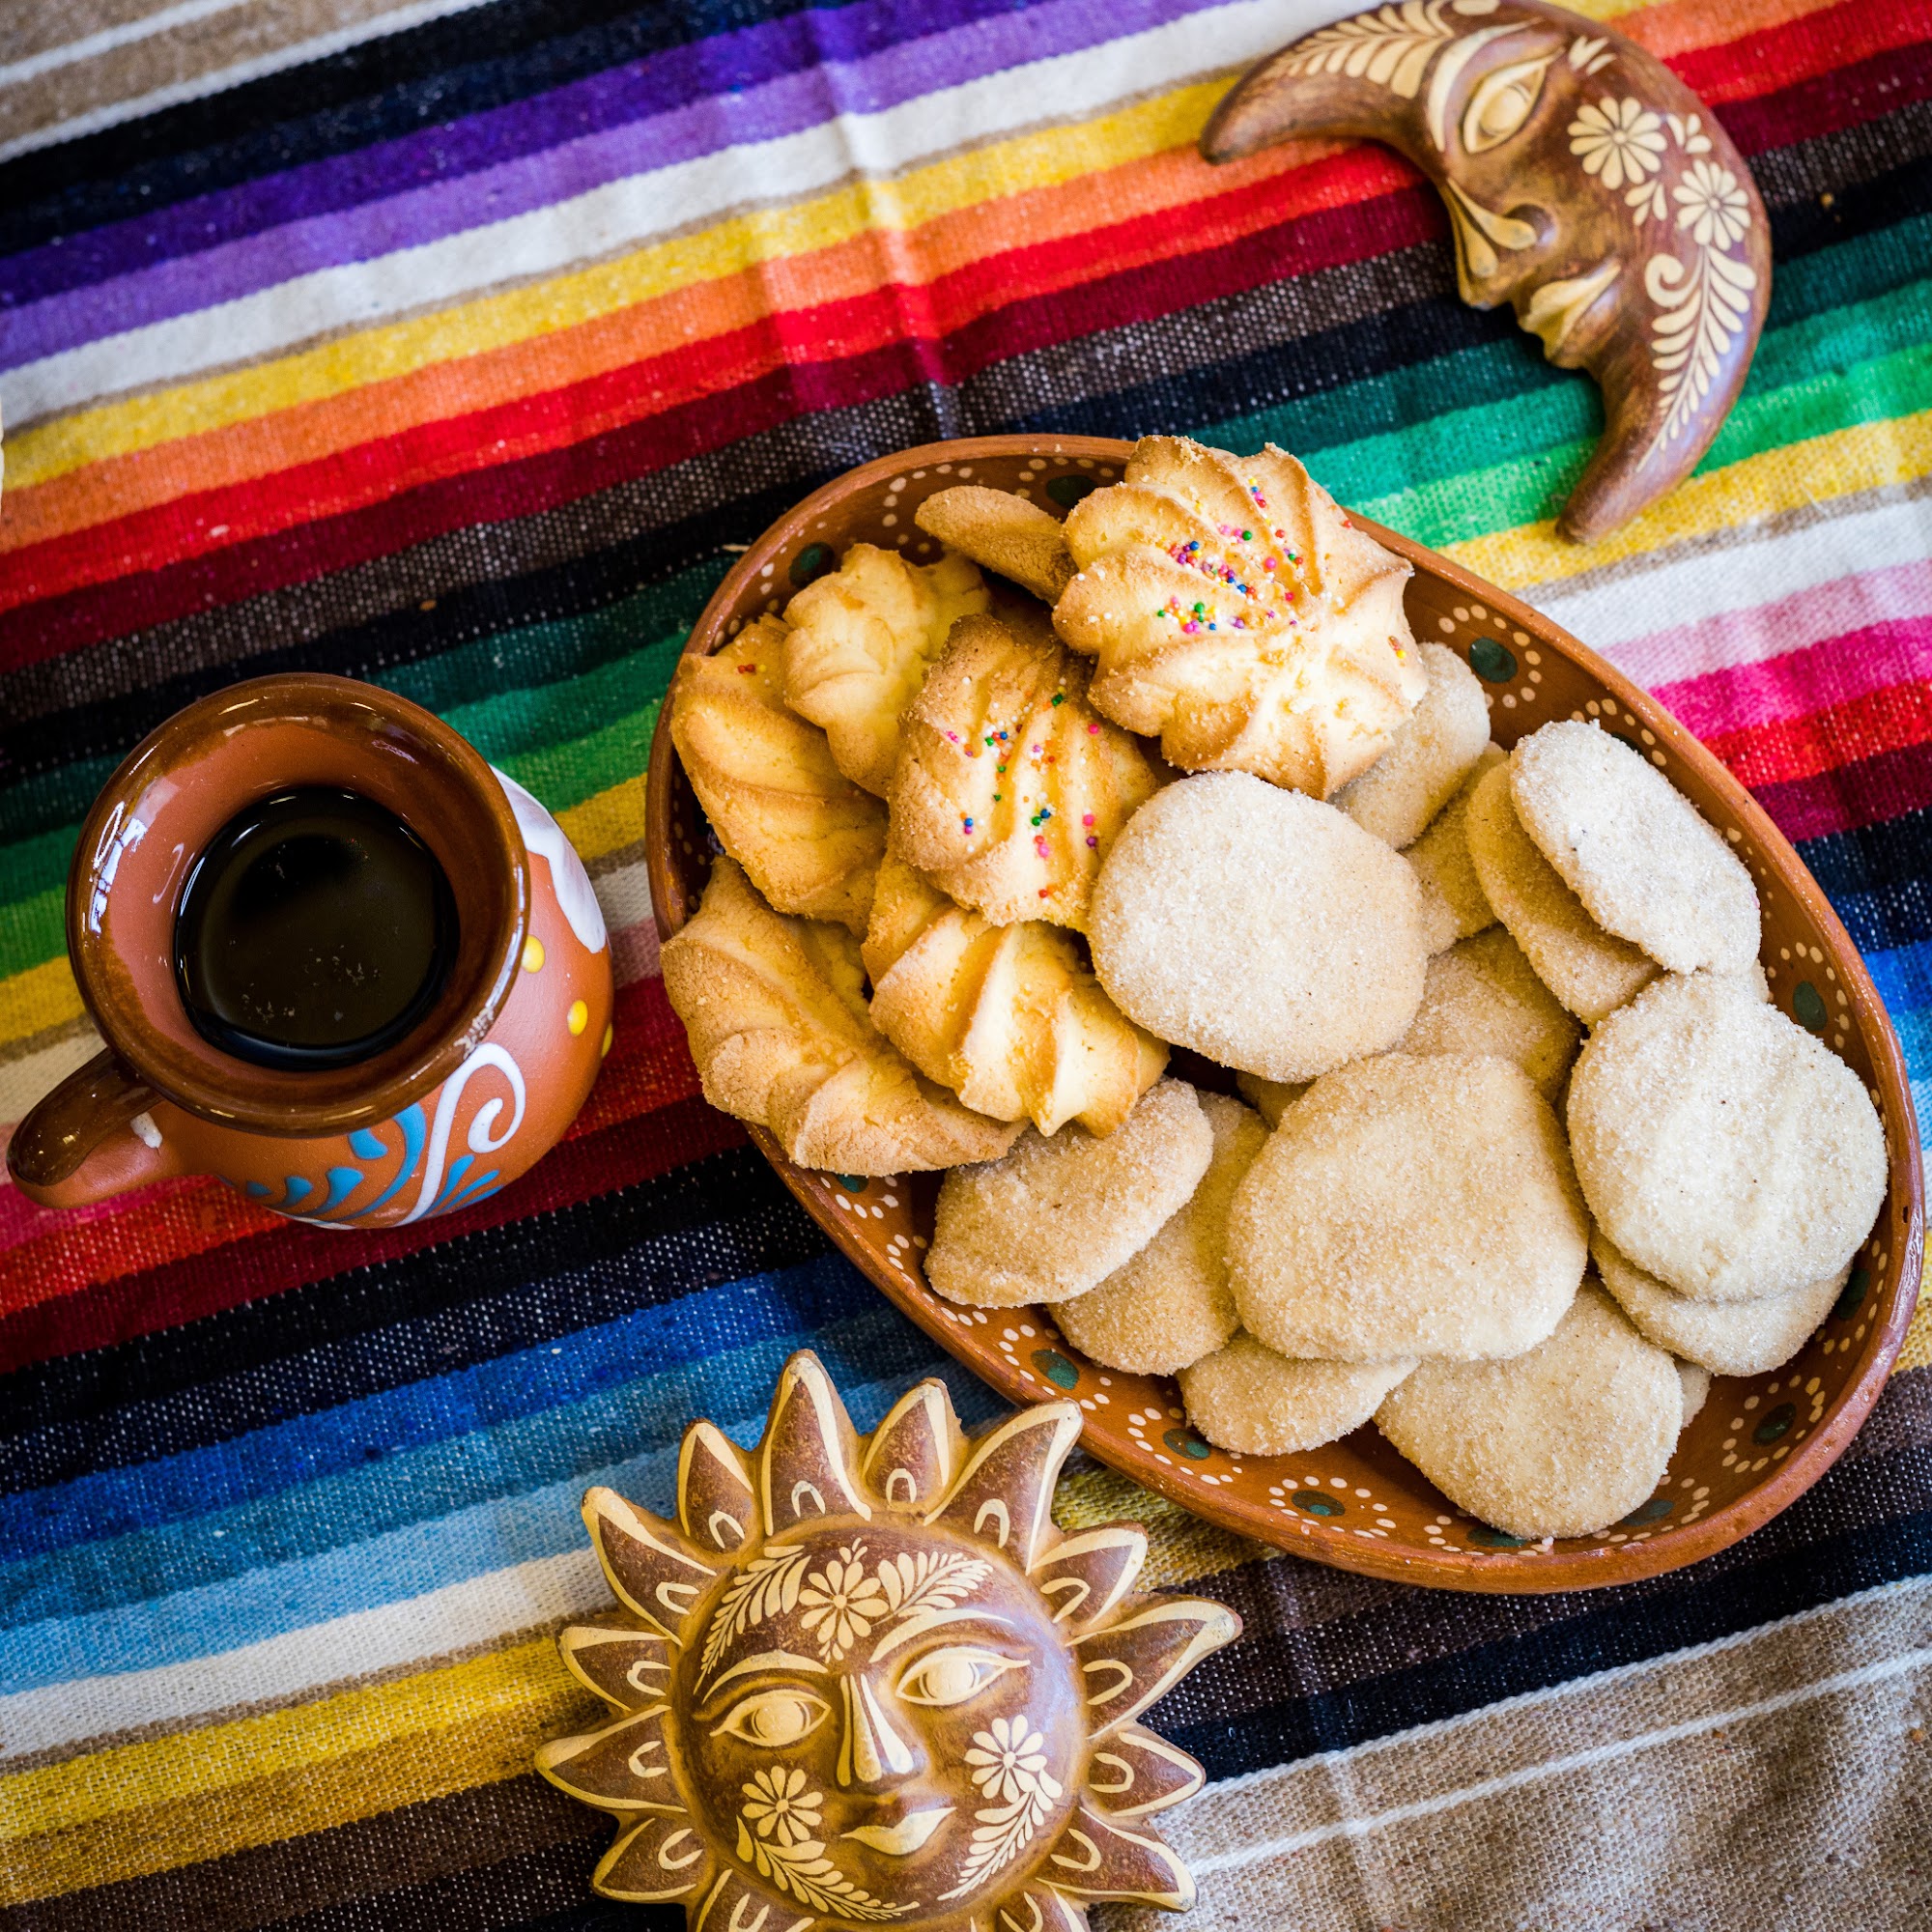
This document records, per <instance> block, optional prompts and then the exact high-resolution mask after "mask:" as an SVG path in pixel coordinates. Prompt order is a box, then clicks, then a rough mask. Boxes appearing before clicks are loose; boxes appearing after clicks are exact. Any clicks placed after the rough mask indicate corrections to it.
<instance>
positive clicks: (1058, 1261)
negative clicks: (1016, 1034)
mask: <svg viewBox="0 0 1932 1932" xmlns="http://www.w3.org/2000/svg"><path fill="white" fill-rule="evenodd" d="M1213 1151H1214V1135H1213V1130H1212V1129H1211V1128H1210V1127H1209V1126H1208V1116H1207V1115H1206V1114H1204V1113H1203V1112H1202V1111H1201V1107H1200V1104H1199V1102H1198V1101H1197V1100H1196V1099H1195V1096H1194V1089H1193V1088H1192V1087H1190V1086H1188V1085H1187V1084H1186V1083H1185V1082H1184V1081H1180V1080H1162V1081H1160V1082H1158V1083H1157V1084H1156V1085H1155V1086H1153V1087H1151V1088H1150V1089H1149V1090H1148V1091H1147V1093H1145V1094H1142V1095H1141V1097H1140V1100H1139V1102H1138V1104H1137V1105H1136V1106H1135V1108H1134V1110H1133V1112H1132V1113H1131V1114H1129V1115H1128V1116H1127V1118H1126V1120H1125V1121H1124V1122H1122V1124H1121V1125H1120V1126H1119V1127H1117V1128H1116V1129H1115V1130H1114V1131H1113V1132H1112V1133H1111V1134H1109V1135H1108V1136H1107V1138H1106V1139H1105V1140H1099V1139H1096V1138H1095V1137H1094V1135H1093V1134H1090V1133H1089V1132H1088V1131H1087V1129H1086V1128H1085V1127H1081V1126H1075V1125H1072V1124H1068V1125H1066V1126H1064V1127H1062V1128H1061V1130H1060V1131H1059V1132H1058V1133H1057V1134H1055V1135H1054V1136H1053V1138H1052V1139H1051V1140H1047V1139H1045V1138H1043V1137H1042V1136H1041V1135H1040V1134H1039V1133H1038V1132H1037V1130H1036V1129H1034V1128H1032V1127H1028V1128H1027V1129H1026V1130H1025V1132H1024V1133H1022V1134H1021V1136H1020V1138H1019V1140H1018V1141H1017V1142H1015V1143H1014V1145H1013V1148H1012V1150H1011V1151H1010V1152H1009V1153H1007V1154H1005V1155H1004V1156H1003V1157H1002V1158H1000V1159H998V1160H993V1161H988V1162H986V1163H985V1164H984V1165H982V1166H979V1167H955V1168H954V1169H953V1170H952V1173H951V1174H949V1175H948V1176H947V1177H946V1179H944V1180H943V1181H941V1182H940V1184H939V1206H938V1209H937V1211H936V1213H935V1215H934V1219H933V1229H932V1245H931V1247H929V1248H928V1249H927V1250H926V1255H925V1278H926V1280H927V1281H929V1282H930V1283H931V1284H932V1286H933V1288H934V1289H935V1290H937V1291H938V1293H941V1294H943V1295H945V1296H946V1298H947V1299H948V1300H949V1301H957V1302H963V1303H965V1304H966V1305H968V1306H969V1307H975V1308H1019V1307H1023V1306H1025V1305H1026V1304H1027V1303H1029V1302H1035V1301H1043V1302H1054V1301H1065V1299H1066V1298H1067V1297H1068V1296H1069V1295H1074V1294H1085V1293H1086V1292H1087V1291H1088V1290H1089V1289H1090V1288H1094V1287H1095V1286H1097V1285H1098V1284H1099V1283H1100V1282H1102V1281H1104V1280H1105V1279H1106V1278H1107V1276H1109V1275H1110V1274H1112V1273H1113V1272H1114V1270H1115V1269H1116V1268H1117V1267H1120V1266H1121V1265H1122V1264H1123V1263H1124V1262H1126V1261H1127V1260H1129V1259H1130V1258H1131V1257H1132V1256H1134V1255H1136V1254H1138V1253H1139V1252H1140V1251H1141V1249H1142V1248H1144V1247H1146V1246H1147V1244H1148V1243H1149V1242H1150V1241H1151V1240H1152V1239H1153V1237H1154V1236H1155V1235H1156V1234H1157V1233H1159V1231H1160V1229H1161V1228H1162V1227H1163V1226H1164V1225H1165V1223H1166V1222H1167V1220H1168V1217H1169V1216H1170V1215H1172V1214H1175V1213H1178V1212H1179V1209H1180V1208H1182V1207H1183V1206H1184V1205H1185V1203H1186V1201H1187V1199H1188V1197H1189V1196H1190V1195H1191V1194H1192V1193H1193V1192H1194V1190H1195V1188H1196V1186H1197V1185H1198V1184H1199V1183H1200V1180H1201V1177H1202V1176H1203V1175H1204V1174H1206V1173H1207V1172H1208V1160H1209V1158H1210V1157H1211V1156H1212V1154H1213Z"/></svg>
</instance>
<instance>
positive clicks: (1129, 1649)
mask: <svg viewBox="0 0 1932 1932" xmlns="http://www.w3.org/2000/svg"><path fill="white" fill-rule="evenodd" d="M1240 1634H1241V1620H1240V1619H1239V1618H1238V1617H1237V1616H1236V1614H1235V1613H1234V1611H1233V1610H1231V1609H1229V1607H1228V1606H1227V1605H1226V1604H1217V1603H1216V1602H1215V1601H1214V1600H1213V1599H1212V1598H1211V1597H1157V1598H1155V1599H1154V1600H1153V1601H1152V1602H1151V1603H1148V1604H1146V1605H1143V1607H1141V1608H1140V1609H1138V1610H1136V1611H1135V1612H1134V1613H1133V1614H1132V1615H1131V1616H1126V1617H1122V1619H1121V1621H1120V1622H1118V1623H1114V1624H1109V1625H1107V1626H1105V1627H1104V1628H1103V1629H1100V1630H1096V1631H1090V1632H1089V1633H1088V1634H1086V1635H1085V1636H1083V1637H1077V1638H1076V1639H1075V1640H1074V1643H1073V1655H1074V1657H1075V1658H1076V1659H1077V1660H1078V1661H1079V1664H1080V1668H1081V1671H1082V1673H1083V1674H1084V1676H1085V1679H1086V1684H1087V1705H1088V1708H1089V1710H1091V1711H1092V1712H1093V1714H1094V1735H1095V1736H1096V1737H1103V1736H1105V1735H1106V1734H1107V1733H1108V1732H1110V1731H1113V1730H1116V1729H1118V1728H1119V1727H1120V1726H1121V1725H1122V1724H1124V1723H1125V1722H1127V1720H1128V1719H1131V1718H1137V1717H1139V1716H1140V1714H1141V1713H1142V1712H1143V1711H1145V1710H1146V1709H1147V1707H1148V1706H1149V1705H1150V1704H1151V1703H1152V1702H1153V1700H1154V1699H1155V1698H1156V1697H1158V1696H1159V1695H1160V1694H1161V1692H1162V1691H1163V1690H1166V1689H1167V1688H1168V1687H1169V1686H1170V1685H1171V1684H1175V1683H1178V1682H1179V1680H1180V1679H1181V1678H1182V1677H1184V1676H1185V1675H1186V1674H1187V1672H1188V1671H1190V1670H1192V1669H1193V1668H1194V1666H1195V1665H1196V1664H1197V1663H1199V1662H1201V1660H1202V1659H1203V1658H1204V1657H1206V1656H1207V1655H1208V1653H1209V1652H1210V1651H1216V1650H1219V1649H1220V1648H1221V1646H1222V1645H1223V1644H1225V1643H1233V1642H1234V1640H1235V1639H1236V1637H1237V1636H1238V1635H1240Z"/></svg>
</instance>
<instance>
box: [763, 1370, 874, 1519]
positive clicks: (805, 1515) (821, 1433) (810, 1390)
mask: <svg viewBox="0 0 1932 1932" xmlns="http://www.w3.org/2000/svg"><path fill="white" fill-rule="evenodd" d="M858 1451H859V1438H858V1436H857V1435H856V1434H855V1433H854V1431H853V1428H852V1422H851V1418H850V1417H849V1416H848V1415H847V1414H846V1413H845V1405H844V1404H843V1403H842V1402H840V1401H839V1400H838V1390H837V1389H835V1388H834V1387H833V1386H832V1378H831V1377H830V1376H828V1375H827V1374H826V1373H825V1368H824V1365H823V1364H822V1363H821V1362H820V1361H819V1359H818V1357H817V1356H816V1355H814V1354H813V1353H812V1352H811V1351H810V1350H809V1349H808V1350H801V1351H800V1352H799V1353H798V1354H796V1355H794V1356H793V1357H792V1358H791V1360H790V1361H788V1362H787V1363H786V1364H785V1365H784V1369H783V1371H782V1372H781V1374H780V1376H779V1385H778V1391H777V1393H776V1394H775V1395H774V1396H773V1397H772V1409H771V1414H770V1416H769V1417H768V1418H767V1419H766V1422H765V1435H764V1440H763V1441H762V1442H761V1443H760V1444H759V1445H758V1500H759V1502H760V1504H761V1505H762V1506H763V1510H764V1523H765V1534H766V1536H768V1537H771V1536H777V1535H779V1534H781V1532H782V1531H784V1530H787V1529H791V1528H793V1527H795V1526H796V1525H797V1524H799V1523H801V1522H809V1521H810V1520H812V1519H813V1518H814V1517H822V1516H857V1517H867V1518H869V1517H870V1516H871V1514H872V1505H871V1504H870V1502H868V1501H867V1497H866V1492H865V1487H864V1485H863V1484H861V1482H860V1481H859V1478H858V1475H857V1469H858V1462H859V1455H858Z"/></svg>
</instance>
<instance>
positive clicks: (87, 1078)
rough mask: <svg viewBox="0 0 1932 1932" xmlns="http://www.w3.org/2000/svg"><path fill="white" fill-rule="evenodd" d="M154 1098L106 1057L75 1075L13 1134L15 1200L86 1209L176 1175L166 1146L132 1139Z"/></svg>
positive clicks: (177, 1170) (76, 1070)
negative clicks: (135, 1124)
mask: <svg viewBox="0 0 1932 1932" xmlns="http://www.w3.org/2000/svg"><path fill="white" fill-rule="evenodd" d="M156 1097H157V1096H156V1093H155V1090H154V1089H153V1088H152V1087H149V1086H147V1085H145V1084H144V1083H143V1082H142V1081H139V1080H137V1079H135V1077H134V1076H133V1075H132V1074H131V1073H129V1072H128V1069H127V1068H126V1067H125V1066H123V1065H121V1063H120V1061H118V1060H117V1059H116V1058H115V1057H114V1055H113V1054H112V1053H111V1052H101V1053H97V1054H96V1055H95V1056H94V1058H93V1059H92V1060H90V1061H88V1062H87V1064H86V1065H83V1066H77V1067H75V1068H74V1070H73V1071H72V1072H71V1073H70V1074H69V1075H68V1076H67V1078H66V1079H65V1080H63V1081H62V1082H61V1083H60V1085H59V1086H58V1087H56V1088H54V1089H53V1091H52V1092H51V1093H49V1094H43V1096H42V1097H41V1099H40V1100H39V1101H38V1102H37V1103H36V1105H35V1106H34V1108H33V1110H32V1112H30V1113H29V1114H28V1116H27V1118H26V1119H25V1120H24V1121H22V1122H20V1124H19V1125H18V1126H17V1127H15V1128H14V1138H13V1141H12V1142H11V1144H10V1145H9V1146H8V1149H7V1165H8V1167H9V1169H11V1170H12V1172H13V1176H14V1180H15V1182H17V1183H18V1185H19V1189H20V1192H21V1193H22V1194H24V1195H25V1196H26V1197H27V1198H28V1200H30V1201H34V1202H38V1203H39V1205H40V1206H41V1207H43V1208H85V1207H87V1206H89V1205H90V1204H91V1203H93V1202H96V1201H105V1200H106V1199H107V1198H108V1196H109V1195H112V1194H125V1193H126V1192H127V1191H128V1188H130V1187H144V1186H146V1185H147V1183H148V1182H149V1181H151V1180H161V1179H166V1178H167V1177H168V1176H170V1175H175V1174H180V1173H182V1172H183V1171H184V1170H183V1168H182V1165H181V1163H180V1161H179V1160H178V1159H177V1158H176V1156H175V1152H174V1150H173V1149H172V1147H171V1146H170V1145H169V1144H168V1143H166V1142H164V1141H161V1140H160V1138H159V1137H158V1135H157V1136H156V1140H155V1141H154V1142H153V1143H152V1144H151V1143H150V1142H149V1141H147V1140H145V1139H143V1138H142V1136H141V1135H140V1134H138V1133H136V1132H135V1131H134V1128H133V1122H135V1120H136V1119H137V1118H138V1117H139V1116H140V1115H142V1114H145V1113H146V1112H147V1111H148V1109H149V1108H150V1107H152V1106H153V1105H154V1104H155V1101H156Z"/></svg>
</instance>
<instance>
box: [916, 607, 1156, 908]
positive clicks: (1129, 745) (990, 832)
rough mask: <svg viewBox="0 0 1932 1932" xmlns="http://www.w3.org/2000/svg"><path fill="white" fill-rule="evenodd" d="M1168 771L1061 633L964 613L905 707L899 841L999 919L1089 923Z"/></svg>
mask: <svg viewBox="0 0 1932 1932" xmlns="http://www.w3.org/2000/svg"><path fill="white" fill-rule="evenodd" d="M1155 783H1156V780H1155V778H1154V773H1153V768H1152V766H1151V764H1150V763H1149V762H1148V758H1147V754H1146V753H1144V752H1143V751H1142V750H1141V748H1140V746H1139V745H1137V744H1136V743H1135V742H1134V740H1133V739H1132V738H1131V737H1129V736H1128V734H1127V733H1126V732H1124V731H1122V730H1121V729H1120V728H1119V727H1118V726H1116V725H1110V724H1108V723H1107V722H1106V721H1105V720H1104V719H1102V718H1100V717H1099V716H1097V715H1096V714H1095V712H1094V709H1093V707H1092V706H1091V705H1090V704H1089V703H1088V701H1087V666H1086V665H1085V663H1083V662H1082V660H1081V659H1079V658H1077V657H1075V656H1074V655H1073V653H1072V652H1070V651H1069V650H1067V649H1066V648H1065V645H1063V644H1061V643H1059V642H1058V641H1057V640H1053V639H1026V638H1021V637H1018V636H1016V635H1015V634H1014V633H1013V632H1012V631H1010V630H1009V629H1008V627H1007V626H1006V625H1004V624H1002V623H1000V622H999V621H997V620H996V619H994V618H991V617H965V618H962V619H961V620H960V621H959V623H958V624H957V625H956V626H955V627H954V629H953V633H952V639H951V641H950V642H949V643H948V644H947V647H946V652H945V655H944V656H943V657H942V658H941V659H940V660H939V662H938V663H937V664H936V665H934V666H933V668H932V670H931V671H930V673H929V674H928V675H927V677H926V680H925V683H924V685H923V688H922V689H921V691H920V694H919V696H918V697H917V698H916V699H915V700H914V702H913V705H912V708H911V709H910V710H909V711H908V712H907V713H906V717H905V739H904V744H903V747H902V749H901V751H900V754H899V763H898V769H897V771H896V772H895V774H894V777H893V788H892V792H891V794H890V798H889V803H890V806H891V819H890V823H889V826H888V838H889V841H890V845H891V849H892V850H893V851H894V852H895V854H896V855H897V856H898V857H899V858H902V859H904V860H905V861H906V862H907V864H908V865H912V866H916V867H919V869H920V870H921V871H923V872H926V873H929V874H930V875H931V876H932V878H933V879H934V880H935V881H936V882H937V883H938V884H939V885H940V886H941V887H942V888H943V889H944V890H945V891H946V892H948V893H950V894H952V896H953V897H954V898H955V899H957V900H958V901H959V902H960V904H962V905H968V906H972V907H975V908H976V909H977V910H979V911H980V912H982V913H984V914H985V915H986V917H987V918H988V919H989V920H991V921H992V922H993V923H994V924H995V925H1010V924H1012V923H1014V922H1015V921H1019V920H1037V919H1043V920H1047V921H1050V922H1051V923H1053V924H1055V925H1070V926H1074V927H1077V928H1079V929H1081V930H1083V931H1084V930H1085V928H1086V923H1087V908H1088V902H1089V900H1090V898H1091V897H1092V895H1093V891H1094V878H1095V876H1096V875H1097V873H1098V872H1099V869H1100V864H1101V861H1102V860H1104V859H1105V858H1106V856H1107V853H1108V850H1109V848H1110V847H1111V846H1112V844H1113V842H1114V839H1115V837H1116V836H1117V835H1118V834H1119V832H1120V830H1121V828H1122V826H1123V825H1124V824H1125V823H1126V822H1127V819H1128V818H1129V817H1130V816H1131V815H1132V813H1133V811H1134V810H1135V808H1136V807H1138V806H1139V805H1141V804H1142V803H1143V802H1144V801H1145V800H1146V799H1148V798H1150V797H1151V795H1152V793H1153V790H1154V786H1155Z"/></svg>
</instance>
